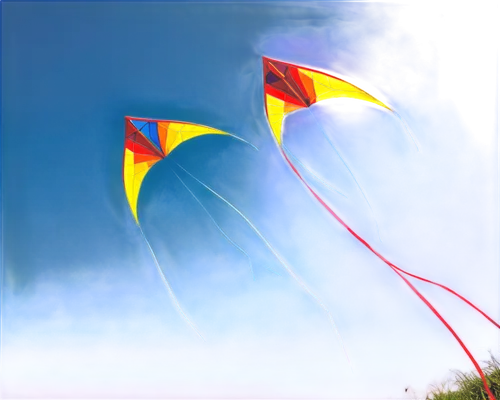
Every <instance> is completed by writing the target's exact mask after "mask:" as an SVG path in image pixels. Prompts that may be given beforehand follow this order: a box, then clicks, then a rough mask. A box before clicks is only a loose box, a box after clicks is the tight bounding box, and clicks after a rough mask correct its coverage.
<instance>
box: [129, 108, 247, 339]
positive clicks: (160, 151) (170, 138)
mask: <svg viewBox="0 0 500 400" xmlns="http://www.w3.org/2000/svg"><path fill="white" fill-rule="evenodd" d="M202 135H227V136H232V137H235V138H236V139H239V140H243V139H240V138H238V137H236V136H234V135H231V134H229V133H226V132H223V131H220V130H218V129H214V128H210V127H208V126H203V125H197V124H192V123H187V122H179V121H166V120H154V119H147V118H134V117H125V149H124V153H123V185H124V187H125V194H126V197H127V200H128V204H129V206H130V211H131V212H132V215H133V216H134V219H135V222H136V223H137V226H138V227H139V229H140V232H141V235H142V237H143V238H144V240H145V241H146V244H147V245H148V248H149V251H150V252H151V255H152V256H153V259H154V262H155V265H156V268H157V270H158V272H159V274H160V276H161V278H162V280H163V283H164V284H165V286H166V288H167V290H168V293H169V296H170V298H171V300H172V302H173V304H174V305H175V308H176V309H177V311H178V313H179V314H180V315H181V317H182V318H183V319H184V320H185V321H186V323H187V324H188V325H189V326H190V327H191V328H192V329H193V330H194V331H195V332H196V333H197V334H198V336H200V337H201V338H203V336H202V334H201V333H200V331H199V330H198V328H197V327H196V325H195V324H194V323H193V322H192V321H191V320H190V319H189V318H188V316H187V315H186V313H185V312H184V311H183V309H182V307H181V305H180V304H179V301H178V300H177V298H176V296H175V294H174V292H173V290H172V287H171V286H170V283H169V282H168V280H167V278H166V276H165V274H164V273H163V271H162V269H161V267H160V264H159V262H158V259H157V257H156V254H155V253H154V251H153V248H152V247H151V244H150V243H149V240H148V239H147V238H146V236H145V234H144V231H143V230H142V227H141V225H140V223H139V217H138V214H137V201H138V199H139V193H140V190H141V185H142V182H143V181H144V178H145V177H146V175H147V173H148V172H149V170H150V169H151V168H152V167H153V165H155V164H156V163H157V162H158V161H160V160H163V159H164V158H165V157H167V156H168V155H169V154H170V153H171V152H172V151H174V150H175V149H176V148H177V146H179V145H180V144H182V143H183V142H186V141H188V140H190V139H193V138H195V137H198V136H202Z"/></svg>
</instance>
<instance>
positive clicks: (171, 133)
mask: <svg viewBox="0 0 500 400" xmlns="http://www.w3.org/2000/svg"><path fill="white" fill-rule="evenodd" d="M170 125H173V124H170ZM177 137H179V138H180V136H179V130H178V129H175V127H174V128H171V127H170V126H169V127H168V132H167V144H166V146H167V150H168V152H169V153H170V152H171V151H172V144H174V143H175V142H176V141H177Z"/></svg>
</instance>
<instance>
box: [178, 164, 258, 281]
mask: <svg viewBox="0 0 500 400" xmlns="http://www.w3.org/2000/svg"><path fill="white" fill-rule="evenodd" d="M172 172H173V173H174V175H175V176H176V177H177V179H179V181H180V182H181V183H182V185H183V186H184V187H185V188H186V190H187V191H188V192H189V193H190V194H191V196H193V197H194V199H195V200H196V202H197V203H198V204H199V205H200V206H201V208H203V210H204V211H205V213H206V214H207V215H208V217H209V218H210V220H211V221H212V222H213V224H214V225H215V226H216V227H217V229H218V230H219V232H220V233H221V234H222V236H224V238H225V239H226V240H227V241H228V242H229V243H231V244H232V245H233V246H234V247H235V248H236V249H238V250H239V251H240V252H241V253H243V254H244V255H245V257H246V258H247V260H248V263H249V264H250V272H251V273H252V279H253V280H255V274H254V271H253V265H252V259H251V258H250V256H249V255H248V253H247V252H246V251H245V250H243V249H242V248H241V247H240V246H238V245H237V244H236V243H235V242H234V241H233V240H232V239H231V238H230V237H229V236H228V235H227V234H226V232H224V230H223V229H222V228H221V227H220V225H219V224H218V223H217V221H215V218H214V217H213V216H212V214H210V212H209V211H208V210H207V208H206V207H205V206H204V205H203V204H202V202H201V201H200V199H198V197H197V196H196V195H195V194H194V193H193V192H192V190H191V189H189V188H188V186H187V185H186V183H185V182H184V181H183V180H182V178H181V177H180V176H179V175H177V173H176V172H175V171H174V170H172Z"/></svg>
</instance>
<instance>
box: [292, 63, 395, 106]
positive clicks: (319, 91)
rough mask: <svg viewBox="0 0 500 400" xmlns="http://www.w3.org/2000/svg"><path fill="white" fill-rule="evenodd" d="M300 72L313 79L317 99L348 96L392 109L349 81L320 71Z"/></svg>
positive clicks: (300, 70)
mask: <svg viewBox="0 0 500 400" xmlns="http://www.w3.org/2000/svg"><path fill="white" fill-rule="evenodd" d="M299 72H300V73H303V74H304V75H306V76H308V77H310V78H311V79H312V80H313V83H314V91H315V92H316V101H321V100H327V99H333V98H337V97H347V98H351V99H359V100H364V101H368V102H370V103H374V104H377V105H379V106H382V107H384V108H387V109H389V110H390V107H388V106H386V105H385V104H384V103H382V102H381V101H378V100H377V99H376V98H375V97H373V96H371V95H369V94H368V93H366V92H365V91H363V90H361V89H359V88H357V87H356V86H354V85H351V84H350V83H348V82H344V81H342V80H340V79H336V78H334V77H331V76H328V75H326V74H322V73H320V72H312V71H308V70H304V69H299Z"/></svg>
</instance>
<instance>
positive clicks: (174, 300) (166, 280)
mask: <svg viewBox="0 0 500 400" xmlns="http://www.w3.org/2000/svg"><path fill="white" fill-rule="evenodd" d="M139 230H140V231H141V235H142V237H143V238H144V240H145V241H146V244H147V245H148V248H149V251H150V253H151V255H152V256H153V260H154V262H155V266H156V269H157V270H158V273H159V274H160V276H161V279H162V281H163V283H164V284H165V287H166V288H167V291H168V295H169V296H170V299H171V300H172V303H174V306H175V308H176V310H177V312H178V313H179V315H180V316H181V317H182V319H183V320H184V321H185V322H186V323H187V324H188V325H189V327H190V328H191V329H192V330H193V331H194V332H195V333H196V334H197V335H198V336H199V337H200V338H201V339H203V340H205V338H204V337H203V335H202V334H201V332H200V331H199V329H198V327H197V326H196V325H195V323H194V322H193V321H191V320H190V319H189V317H188V316H187V315H186V313H185V312H184V310H183V309H182V307H181V305H180V304H179V300H177V297H176V296H175V293H174V291H173V290H172V287H171V286H170V283H169V282H168V279H167V277H166V276H165V274H164V273H163V271H162V269H161V267H160V263H159V262H158V259H157V258H156V254H155V252H154V251H153V248H152V247H151V244H150V243H149V240H148V239H147V238H146V235H145V234H144V231H143V230H142V227H141V226H140V225H139Z"/></svg>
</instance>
